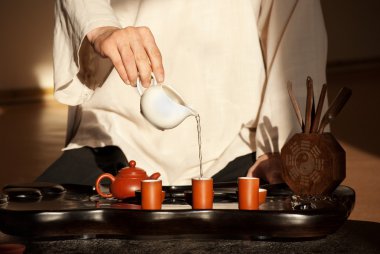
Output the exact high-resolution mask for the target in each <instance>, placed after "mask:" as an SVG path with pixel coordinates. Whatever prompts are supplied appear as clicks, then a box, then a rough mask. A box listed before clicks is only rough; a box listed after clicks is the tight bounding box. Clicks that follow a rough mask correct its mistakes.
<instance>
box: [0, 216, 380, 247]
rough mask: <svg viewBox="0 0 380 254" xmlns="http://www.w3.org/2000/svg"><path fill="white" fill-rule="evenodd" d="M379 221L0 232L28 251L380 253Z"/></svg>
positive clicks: (5, 240) (2, 238)
mask: <svg viewBox="0 0 380 254" xmlns="http://www.w3.org/2000/svg"><path fill="white" fill-rule="evenodd" d="M379 232H380V223H375V222H365V221H353V220H348V221H346V222H345V223H344V224H343V226H342V227H341V228H340V229H339V230H338V231H337V232H336V233H334V234H331V235H328V236H327V237H325V238H321V239H313V240H310V239H309V240H306V241H299V240H298V241H279V240H277V241H257V240H249V239H247V240H233V239H217V240H215V239H191V237H185V238H183V239H160V240H158V239H157V240H131V239H102V238H97V239H94V238H89V239H65V240H62V239H61V240H43V241H42V240H40V241H36V240H34V241H31V240H28V239H21V238H16V237H13V236H9V235H5V234H2V233H0V242H1V243H23V244H25V245H26V251H25V253H97V254H99V253H108V254H109V253H264V254H265V253H286V254H290V253H366V254H370V253H380V234H379Z"/></svg>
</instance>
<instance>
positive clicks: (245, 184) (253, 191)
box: [238, 177, 260, 210]
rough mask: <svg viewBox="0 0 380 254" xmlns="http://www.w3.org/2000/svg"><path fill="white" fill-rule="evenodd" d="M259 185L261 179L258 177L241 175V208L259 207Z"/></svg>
mask: <svg viewBox="0 0 380 254" xmlns="http://www.w3.org/2000/svg"><path fill="white" fill-rule="evenodd" d="M259 186H260V179H259V178H256V177H239V178H238V189H239V209H240V210H257V209H259Z"/></svg>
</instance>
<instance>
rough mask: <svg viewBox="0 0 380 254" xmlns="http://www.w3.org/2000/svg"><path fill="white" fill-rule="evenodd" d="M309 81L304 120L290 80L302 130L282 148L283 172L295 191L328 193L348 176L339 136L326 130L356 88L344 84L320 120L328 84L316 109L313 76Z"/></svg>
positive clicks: (307, 193) (313, 193)
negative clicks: (352, 88) (337, 137)
mask: <svg viewBox="0 0 380 254" xmlns="http://www.w3.org/2000/svg"><path fill="white" fill-rule="evenodd" d="M306 85H307V96H306V97H307V98H306V114H305V121H303V119H302V116H301V111H300V108H299V105H298V103H297V100H296V98H295V96H294V94H293V90H292V84H291V83H290V82H288V92H289V96H290V99H291V102H292V105H293V107H294V110H295V112H296V115H297V119H298V122H299V124H300V127H301V129H302V133H296V134H295V135H293V136H292V137H291V138H290V139H289V140H288V141H287V142H286V143H285V145H284V146H283V148H282V149H281V160H282V166H283V171H282V176H283V179H284V181H285V183H286V184H287V185H288V186H289V188H290V189H291V190H292V191H293V192H294V194H297V195H328V194H330V193H332V192H333V191H334V190H335V189H336V187H338V186H339V184H340V183H341V182H342V181H343V180H344V178H345V177H346V154H345V151H344V149H343V148H342V146H340V144H339V143H338V141H337V140H336V139H335V137H334V136H333V135H332V134H331V133H325V132H323V131H324V128H325V127H326V125H327V124H329V123H330V122H331V121H332V120H333V119H334V118H335V117H336V116H337V115H338V113H339V112H340V111H341V110H342V108H343V107H344V105H345V104H346V102H347V101H348V99H349V98H350V96H351V94H352V92H351V90H350V89H348V88H342V89H341V90H340V92H339V94H338V95H337V96H336V98H335V99H334V101H333V102H332V103H331V105H330V107H329V108H328V109H327V111H326V113H325V114H324V116H323V117H322V120H321V121H320V119H321V114H322V108H323V103H324V100H325V97H326V91H327V85H326V84H324V85H323V86H322V90H321V93H320V97H319V101H318V105H317V109H316V111H315V110H314V92H313V82H312V79H311V78H310V77H308V78H307V80H306Z"/></svg>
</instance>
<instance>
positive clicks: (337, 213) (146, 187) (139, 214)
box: [0, 77, 355, 253]
mask: <svg viewBox="0 0 380 254" xmlns="http://www.w3.org/2000/svg"><path fill="white" fill-rule="evenodd" d="M306 86H307V101H306V112H305V118H303V117H302V115H301V110H300V107H299V105H298V102H297V100H296V99H295V96H294V94H293V91H292V84H291V83H290V82H289V83H288V92H289V97H290V100H291V103H292V105H293V107H294V111H295V114H296V116H297V119H298V122H299V125H300V127H301V129H302V133H296V134H295V135H294V136H292V137H291V138H290V139H289V140H288V142H287V143H286V144H285V145H284V146H283V148H282V150H281V161H282V177H283V180H284V183H280V184H262V183H260V179H259V178H256V177H245V176H244V177H239V178H238V179H237V181H236V182H225V183H219V182H218V183H214V182H213V179H212V178H208V177H204V176H203V172H202V155H201V133H200V124H201V123H200V116H199V114H198V113H197V112H196V110H194V109H192V108H190V107H189V106H187V105H186V103H185V102H184V101H183V99H182V98H181V96H180V95H179V94H178V93H177V92H176V91H175V90H174V89H173V88H171V87H170V86H167V85H161V84H156V83H155V82H154V83H153V85H151V87H149V88H147V89H144V88H143V87H142V86H141V84H140V83H138V90H139V93H140V95H141V105H140V106H141V113H142V114H143V115H144V117H145V118H146V119H147V120H148V121H149V122H150V123H152V124H153V125H154V126H156V127H157V128H158V129H162V130H164V129H170V128H174V127H176V126H177V125H179V124H180V123H181V122H182V121H183V120H184V119H185V118H187V117H189V116H193V117H195V118H196V120H197V125H198V143H199V160H200V174H199V177H196V178H193V179H192V181H191V185H189V186H164V185H162V181H161V179H160V174H159V173H154V174H152V175H150V176H149V175H147V173H146V171H145V170H144V169H142V168H139V167H138V163H139V162H138V161H134V160H130V161H129V165H128V166H127V167H125V168H123V169H121V170H120V171H119V172H118V173H117V174H116V175H112V174H109V173H103V174H102V175H100V176H99V177H98V179H97V181H96V183H94V186H84V185H76V184H56V183H47V182H32V183H11V184H8V185H6V186H5V187H4V188H3V189H2V193H1V194H0V231H1V232H3V233H4V234H7V235H10V236H12V237H15V239H17V240H18V242H21V243H23V244H24V248H21V249H19V250H20V251H21V252H6V251H7V248H8V251H9V250H10V249H12V247H13V249H14V250H15V249H17V248H16V247H15V246H12V244H11V243H10V244H9V246H6V245H2V246H0V253H23V252H22V251H25V245H27V246H32V247H29V248H32V249H33V248H35V251H36V253H37V252H38V251H37V250H38V248H39V247H38V246H42V245H43V243H44V241H45V244H46V241H47V242H49V241H53V242H56V241H57V240H61V241H62V240H67V241H74V240H75V239H76V240H80V241H99V240H101V241H104V242H107V241H111V239H114V240H113V241H125V242H123V243H120V242H119V243H118V244H119V245H118V246H119V247H120V246H124V247H125V248H128V250H127V249H126V250H125V252H116V251H115V253H141V252H143V251H141V252H139V251H137V249H135V250H133V249H134V248H138V247H137V246H138V245H139V244H142V245H145V247H146V246H147V245H149V244H151V245H149V246H148V247H146V248H148V249H147V250H150V251H152V252H153V251H154V248H161V249H160V250H161V251H162V252H165V253H174V251H173V249H170V247H168V246H167V249H166V251H165V249H163V247H162V246H161V245H159V244H158V243H159V242H157V240H161V241H163V242H161V244H165V243H167V244H169V241H174V242H175V241H178V239H183V240H184V241H185V242H184V245H187V246H184V245H181V246H182V248H183V250H184V251H185V250H187V251H188V252H189V253H196V252H197V251H195V250H194V249H186V248H191V246H192V243H193V242H192V241H195V242H196V241H197V240H202V241H199V242H196V243H197V244H198V245H197V248H200V249H198V250H199V253H207V252H208V251H206V250H205V251H204V252H202V251H201V250H202V248H206V245H205V242H204V241H206V242H207V241H209V243H210V242H214V243H215V242H217V243H220V241H224V244H222V245H223V246H222V247H220V248H224V250H226V253H227V251H228V252H229V253H251V252H247V249H244V247H242V246H241V245H240V247H238V245H237V244H238V243H239V244H241V242H239V241H251V242H257V243H260V242H263V243H264V242H267V241H270V242H272V243H270V244H272V245H273V244H283V245H281V246H282V247H281V248H283V250H284V251H289V249H286V248H284V246H285V245H284V244H285V243H289V244H292V242H295V243H297V244H299V245H298V247H299V246H302V243H304V242H309V244H311V245H313V244H312V243H314V242H315V241H316V243H317V242H318V241H325V240H321V239H326V238H328V237H331V235H334V233H335V232H337V230H339V229H340V228H341V227H342V225H343V224H344V223H345V222H346V221H347V219H348V217H349V215H350V213H351V211H352V210H353V208H354V204H355V191H354V190H353V189H352V188H350V187H348V186H344V185H341V183H342V181H343V180H344V179H345V174H346V165H345V162H346V155H345V151H344V149H343V148H342V147H341V146H340V144H339V143H338V141H337V140H336V139H335V137H334V136H333V135H332V134H331V133H329V132H324V129H325V127H326V126H327V125H328V124H329V123H330V122H331V121H332V120H333V119H335V117H336V116H337V115H338V114H339V112H340V111H341V110H342V108H343V107H344V105H345V104H346V102H347V101H348V99H349V98H350V96H351V90H349V89H348V88H343V89H341V91H340V92H339V94H338V95H337V96H336V97H335V99H334V100H333V101H332V102H331V103H330V105H329V107H328V109H327V111H326V112H325V113H324V115H322V108H323V105H324V101H325V97H326V91H327V86H326V85H323V87H322V91H321V93H320V97H319V101H318V102H317V103H314V94H313V93H314V91H313V82H312V79H311V78H310V77H308V78H307V80H306ZM314 105H316V108H315V106H314ZM168 111H169V112H168ZM167 116H170V117H167ZM115 239H116V240H115ZM207 239H211V240H207ZM228 239H230V240H236V241H237V242H229V240H228ZM128 241H129V242H128ZM139 241H142V242H139ZM165 241H166V242H165ZM186 241H187V242H186ZM326 241H327V240H326ZM32 243H33V244H32ZM113 243H115V242H113ZM177 243H178V242H177ZM295 243H293V244H295ZM81 244H83V242H82V243H81ZM154 244H155V245H156V246H155V247H153V245H154ZM171 244H173V242H171ZM228 244H230V245H228ZM14 245H16V244H14ZM110 245H112V246H114V245H113V244H112V242H111V244H110ZM227 245H228V246H227ZM272 245H271V246H272ZM33 246H34V247H33ZM80 246H82V245H80ZM99 246H102V245H99ZM99 246H98V247H94V248H91V250H89V249H86V250H85V251H84V249H81V248H83V247H78V246H77V247H76V248H78V249H77V251H78V252H75V251H73V252H72V253H102V251H106V249H107V248H108V251H107V253H111V252H112V250H113V249H112V248H114V247H109V245H108V247H107V248H106V249H102V247H99ZM131 246H132V247H131ZM133 246H135V247H133ZM158 246H161V247H158ZM247 246H248V245H246V248H247ZM318 246H319V245H318ZM335 247H336V246H335ZM41 248H42V247H41ZM52 248H53V247H52ZM96 248H100V249H98V251H100V252H96V251H97V249H96ZM215 248H216V249H213V250H209V251H210V252H213V251H215V252H218V253H220V252H222V251H221V249H218V248H217V247H215ZM251 248H252V246H251ZM257 248H259V249H258V250H261V252H262V253H267V252H265V251H262V249H260V245H258V246H257ZM301 248H302V247H301ZM177 249H178V246H177ZM266 249H267V250H268V251H269V249H268V247H266ZM26 250H28V248H26ZM39 250H41V249H39ZM253 250H254V249H250V251H253ZM304 250H305V249H304ZM314 250H318V248H316V247H315V249H314ZM55 251H56V252H54V251H52V252H46V253H59V252H58V251H57V250H56V249H55ZM66 251H67V250H66ZM179 252H181V251H179ZM30 253H32V251H31V252H30ZM62 253H64V252H62ZM67 253H71V252H70V251H67ZM268 253H269V252H268ZM278 253H280V252H278ZM297 253H298V252H297ZM299 253H302V252H299ZM319 253H321V252H319ZM322 253H323V251H322Z"/></svg>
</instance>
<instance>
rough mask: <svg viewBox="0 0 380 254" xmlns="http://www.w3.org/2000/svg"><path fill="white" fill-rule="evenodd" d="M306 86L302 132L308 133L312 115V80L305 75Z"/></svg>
mask: <svg viewBox="0 0 380 254" xmlns="http://www.w3.org/2000/svg"><path fill="white" fill-rule="evenodd" d="M306 86H307V97H306V114H305V130H304V133H306V134H308V133H310V129H311V123H312V116H313V114H314V113H313V100H314V99H313V98H314V93H313V80H312V79H311V78H310V77H307V80H306Z"/></svg>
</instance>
